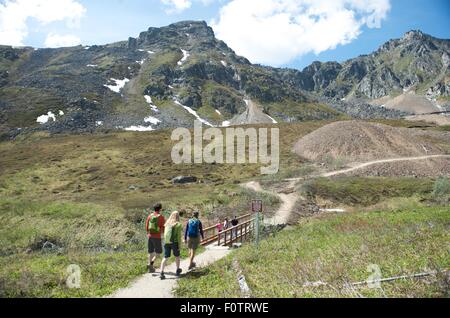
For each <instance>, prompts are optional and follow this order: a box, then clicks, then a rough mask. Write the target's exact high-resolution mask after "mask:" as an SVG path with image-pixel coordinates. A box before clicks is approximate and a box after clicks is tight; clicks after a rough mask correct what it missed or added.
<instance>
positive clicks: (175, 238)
mask: <svg viewBox="0 0 450 318" xmlns="http://www.w3.org/2000/svg"><path fill="white" fill-rule="evenodd" d="M181 231H182V226H181V224H180V223H177V224H175V225H172V226H166V228H165V231H164V241H165V244H173V243H180V236H181Z"/></svg>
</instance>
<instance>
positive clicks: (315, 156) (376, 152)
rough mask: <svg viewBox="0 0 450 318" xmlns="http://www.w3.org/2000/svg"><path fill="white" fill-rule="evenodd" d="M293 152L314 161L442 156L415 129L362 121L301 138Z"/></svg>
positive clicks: (336, 124)
mask: <svg viewBox="0 0 450 318" xmlns="http://www.w3.org/2000/svg"><path fill="white" fill-rule="evenodd" d="M294 152H295V153H296V154H298V155H299V156H301V157H304V158H306V159H309V160H311V161H315V162H322V163H327V162H330V161H332V160H342V161H344V162H367V161H370V160H378V159H389V158H400V157H414V156H426V155H434V154H442V153H443V151H442V150H441V149H439V147H437V146H435V145H433V144H432V143H431V142H430V141H427V140H426V139H425V138H423V137H422V136H420V134H416V133H415V131H414V130H411V129H406V128H395V127H391V126H387V125H383V124H378V123H368V122H363V121H342V122H335V123H332V124H330V125H327V126H324V127H322V128H320V129H318V130H316V131H314V132H312V133H311V134H309V135H307V136H305V137H303V138H302V139H300V140H299V141H298V142H297V143H296V144H295V146H294Z"/></svg>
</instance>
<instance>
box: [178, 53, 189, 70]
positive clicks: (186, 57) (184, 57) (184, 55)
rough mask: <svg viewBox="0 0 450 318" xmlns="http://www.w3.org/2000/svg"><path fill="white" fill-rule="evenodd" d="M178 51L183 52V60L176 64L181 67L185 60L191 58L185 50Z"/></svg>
mask: <svg viewBox="0 0 450 318" xmlns="http://www.w3.org/2000/svg"><path fill="white" fill-rule="evenodd" d="M180 50H181V52H183V58H182V59H181V60H180V61H179V62H178V65H179V66H181V65H183V64H184V62H186V61H187V59H188V58H189V56H191V55H190V54H189V52H188V51H185V50H183V49H180Z"/></svg>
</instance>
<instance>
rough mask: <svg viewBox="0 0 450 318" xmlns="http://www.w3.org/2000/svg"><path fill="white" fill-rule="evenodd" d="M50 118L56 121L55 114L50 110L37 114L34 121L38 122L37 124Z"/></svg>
mask: <svg viewBox="0 0 450 318" xmlns="http://www.w3.org/2000/svg"><path fill="white" fill-rule="evenodd" d="M50 119H52V120H53V121H56V116H55V114H53V113H52V112H48V113H47V115H42V116H39V117H38V118H37V119H36V122H38V123H39V124H41V125H43V124H46V123H48V121H49V120H50Z"/></svg>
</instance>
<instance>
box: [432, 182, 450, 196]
mask: <svg viewBox="0 0 450 318" xmlns="http://www.w3.org/2000/svg"><path fill="white" fill-rule="evenodd" d="M449 196H450V180H449V179H448V178H446V177H440V178H439V179H437V180H436V182H435V183H434V187H433V197H434V198H435V199H438V200H444V199H447V198H448V197H449Z"/></svg>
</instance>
